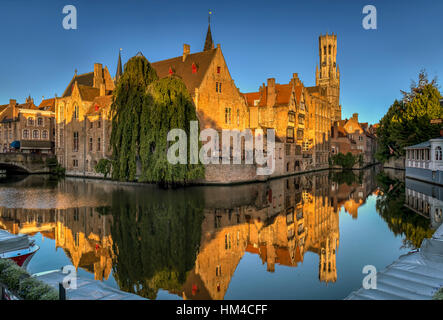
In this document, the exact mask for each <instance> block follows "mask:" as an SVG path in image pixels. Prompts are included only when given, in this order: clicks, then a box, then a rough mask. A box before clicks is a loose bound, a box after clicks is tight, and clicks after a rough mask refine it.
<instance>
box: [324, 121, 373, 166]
mask: <svg viewBox="0 0 443 320" xmlns="http://www.w3.org/2000/svg"><path fill="white" fill-rule="evenodd" d="M331 130H332V137H331V150H330V151H331V155H336V154H339V153H342V154H347V153H348V152H350V153H352V155H354V156H359V155H361V156H362V157H363V158H362V160H363V165H370V164H373V163H374V162H375V152H376V151H377V139H376V130H375V127H374V126H372V125H368V123H367V122H364V123H361V122H359V121H358V113H354V114H353V115H352V118H350V119H345V120H340V121H335V122H334V124H333V126H332V129H331Z"/></svg>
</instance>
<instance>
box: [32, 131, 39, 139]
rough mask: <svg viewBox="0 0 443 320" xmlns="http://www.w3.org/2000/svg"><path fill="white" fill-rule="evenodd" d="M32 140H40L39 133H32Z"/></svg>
mask: <svg viewBox="0 0 443 320" xmlns="http://www.w3.org/2000/svg"><path fill="white" fill-rule="evenodd" d="M32 139H40V131H39V130H33V131H32Z"/></svg>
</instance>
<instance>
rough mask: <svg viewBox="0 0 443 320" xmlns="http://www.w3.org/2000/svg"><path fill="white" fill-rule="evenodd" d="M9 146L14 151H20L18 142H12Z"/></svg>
mask: <svg viewBox="0 0 443 320" xmlns="http://www.w3.org/2000/svg"><path fill="white" fill-rule="evenodd" d="M9 146H10V147H11V148H14V149H20V141H18V140H15V141H12V143H11V144H10V145H9Z"/></svg>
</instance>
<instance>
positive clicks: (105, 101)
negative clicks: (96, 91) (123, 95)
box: [86, 95, 113, 115]
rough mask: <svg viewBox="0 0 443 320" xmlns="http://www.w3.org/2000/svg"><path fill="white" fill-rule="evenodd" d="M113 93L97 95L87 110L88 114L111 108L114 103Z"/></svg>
mask: <svg viewBox="0 0 443 320" xmlns="http://www.w3.org/2000/svg"><path fill="white" fill-rule="evenodd" d="M112 101H113V95H107V96H101V97H96V98H95V99H94V100H93V102H92V105H91V106H90V107H89V110H88V111H87V112H86V114H87V115H94V114H98V113H99V112H100V111H102V110H109V108H110V107H111V105H112Z"/></svg>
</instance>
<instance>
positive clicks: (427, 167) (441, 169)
mask: <svg viewBox="0 0 443 320" xmlns="http://www.w3.org/2000/svg"><path fill="white" fill-rule="evenodd" d="M405 150H406V159H405V167H406V177H408V178H413V179H417V180H422V181H425V182H430V183H435V184H440V185H443V137H438V138H435V139H431V140H428V141H425V142H422V143H419V144H416V145H413V146H409V147H406V148H405Z"/></svg>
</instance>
